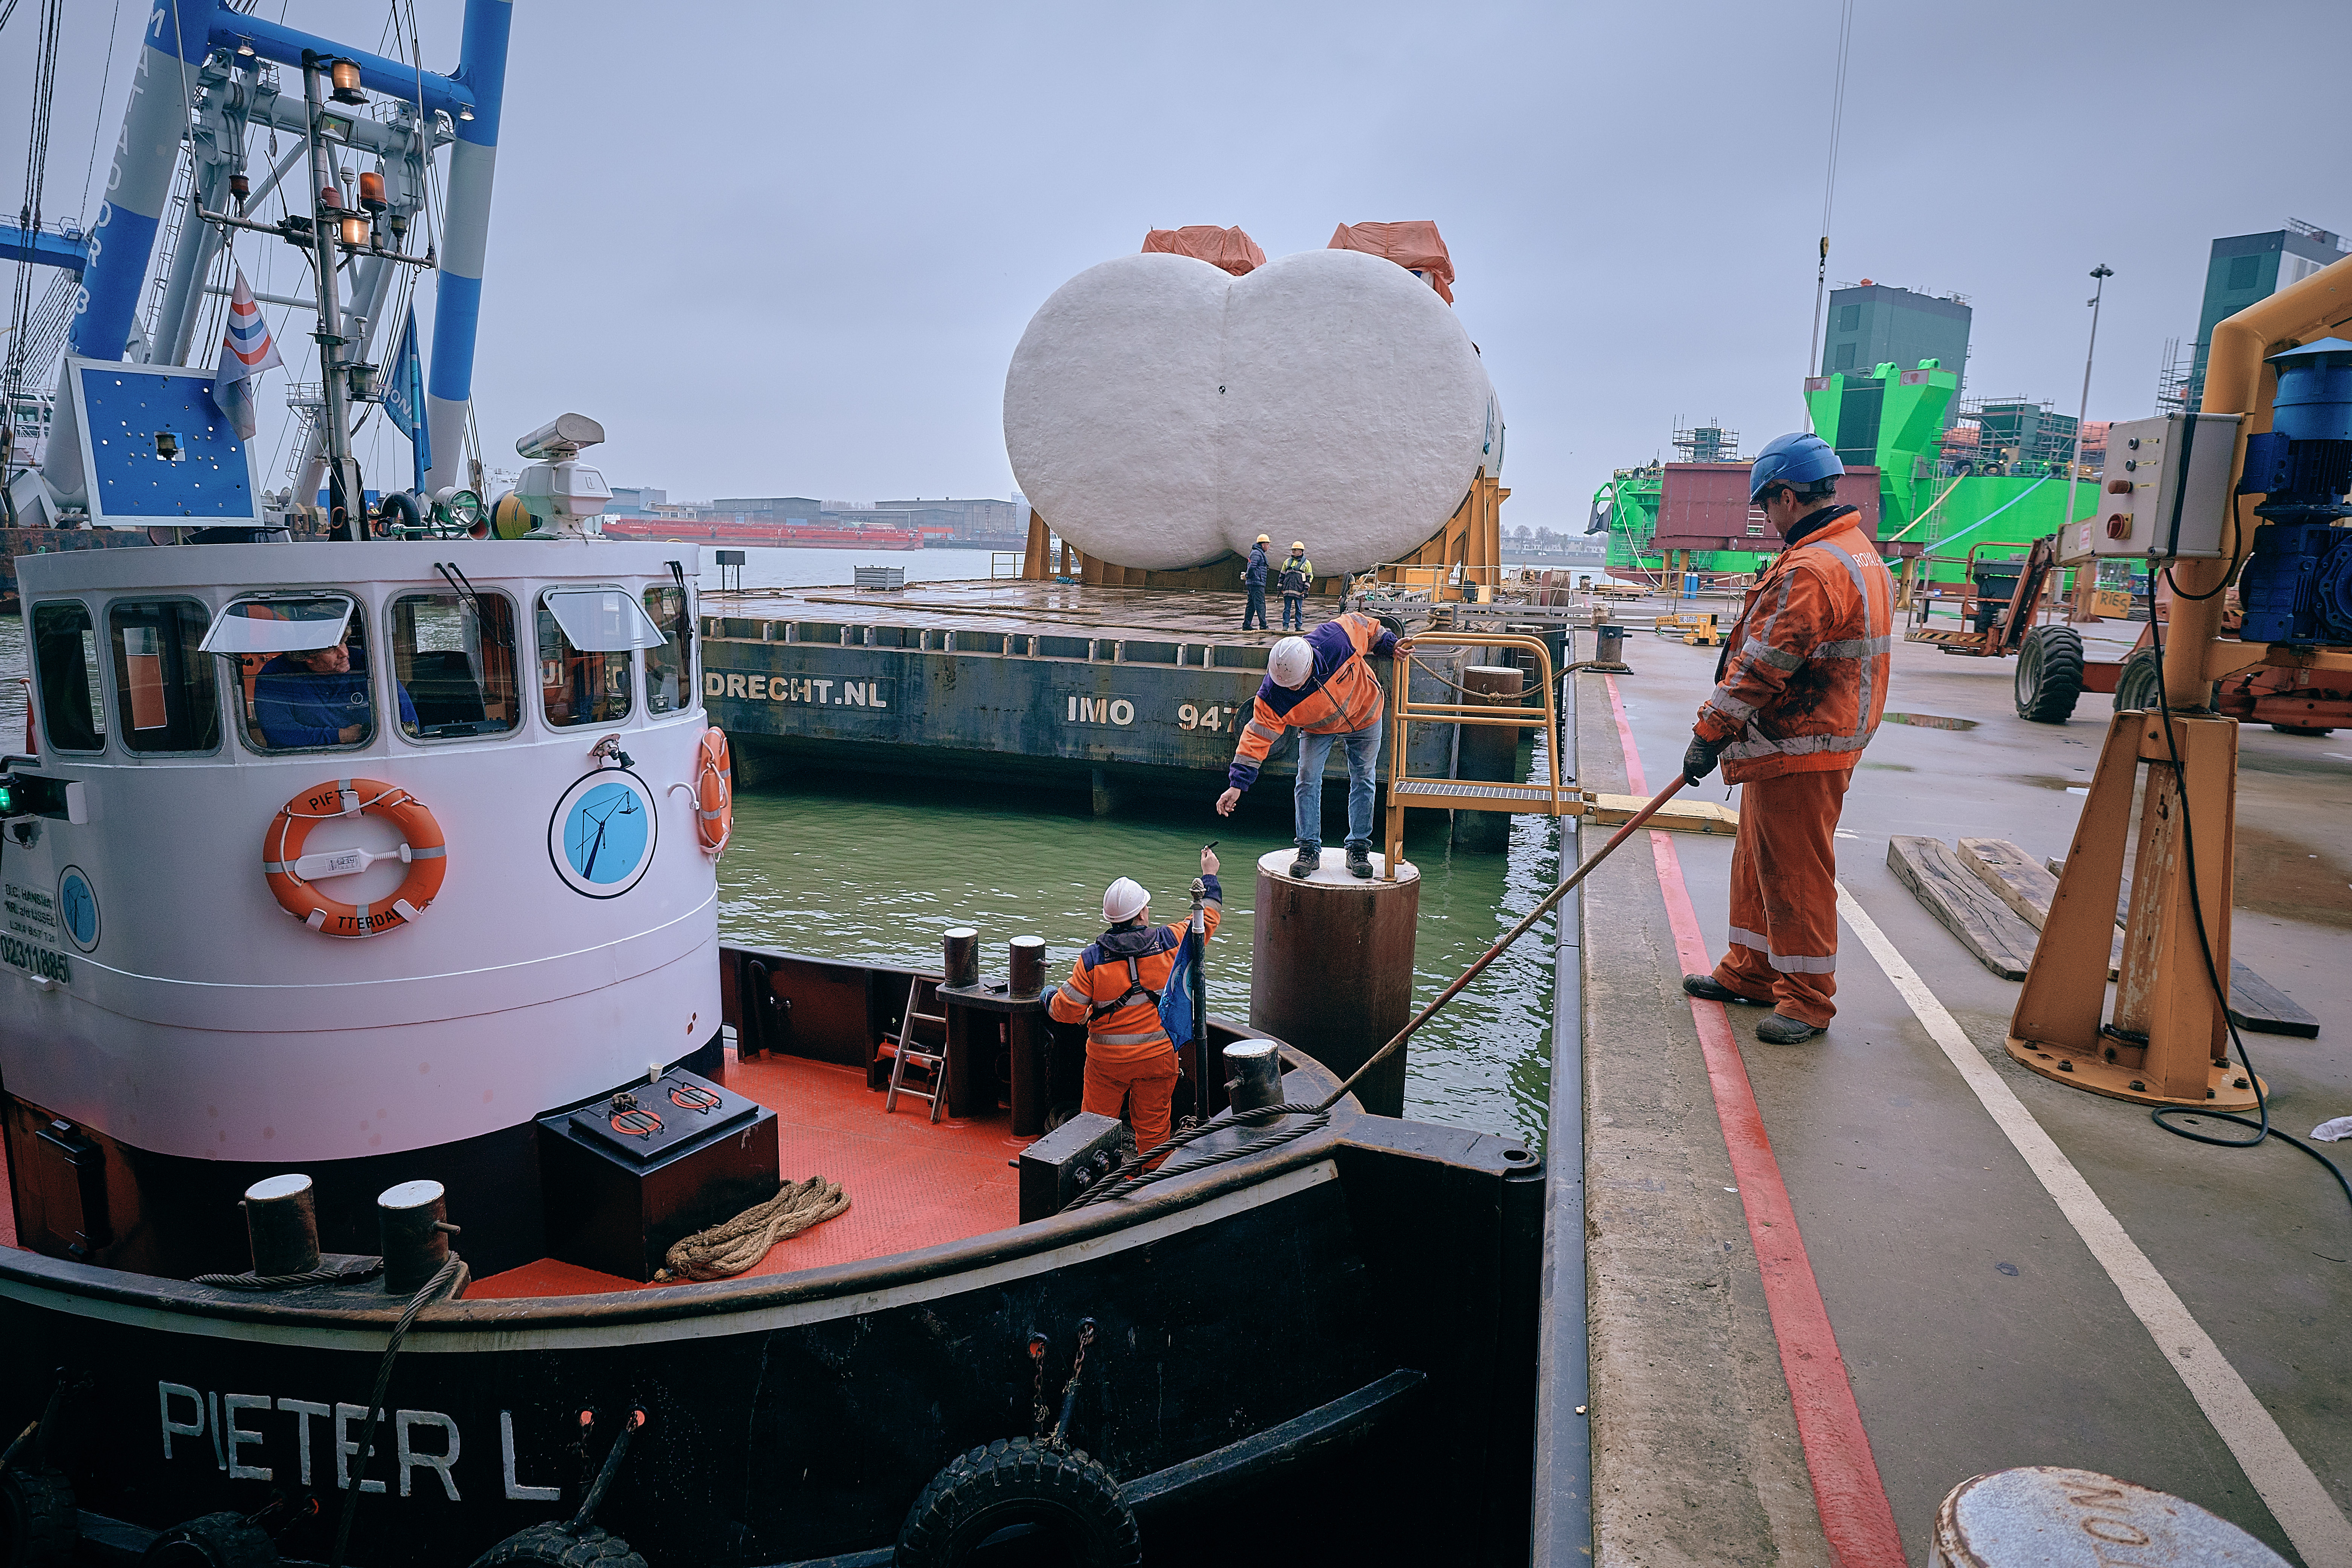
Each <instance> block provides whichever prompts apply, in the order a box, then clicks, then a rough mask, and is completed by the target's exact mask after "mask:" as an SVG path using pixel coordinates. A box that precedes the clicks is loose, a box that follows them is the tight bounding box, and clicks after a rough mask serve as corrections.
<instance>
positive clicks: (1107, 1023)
mask: <svg viewBox="0 0 2352 1568" xmlns="http://www.w3.org/2000/svg"><path fill="white" fill-rule="evenodd" d="M1201 880H1202V883H1203V884H1204V885H1205V886H1206V888H1207V889H1208V899H1207V906H1206V909H1207V912H1206V914H1205V915H1204V917H1203V920H1202V925H1203V927H1204V929H1205V930H1206V931H1207V933H1208V935H1210V936H1214V935H1216V934H1217V923H1218V921H1220V920H1221V919H1223V914H1224V889H1222V888H1220V887H1219V886H1218V885H1217V879H1216V877H1215V876H1214V875H1213V874H1212V875H1209V876H1205V877H1203V878H1202V879H1201ZM1188 923H1189V921H1177V922H1175V923H1174V924H1173V925H1164V926H1147V927H1143V928H1140V929H1133V928H1130V929H1127V930H1118V931H1105V932H1104V933H1103V934H1102V935H1101V936H1100V937H1099V938H1097V940H1095V941H1094V942H1089V943H1088V944H1087V950H1086V951H1085V952H1082V953H1080V954H1078V957H1077V962H1076V963H1073V964H1072V965H1071V966H1070V977H1069V978H1068V979H1067V980H1066V981H1064V982H1063V983H1062V984H1059V985H1057V986H1055V988H1054V992H1053V994H1051V995H1050V996H1048V997H1046V999H1045V1011H1046V1012H1048V1013H1050V1014H1052V1015H1053V1016H1054V1017H1055V1018H1056V1019H1058V1020H1059V1021H1060V1022H1062V1023H1065V1024H1076V1023H1084V1024H1085V1025H1086V1026H1087V1056H1088V1057H1090V1058H1093V1059H1094V1060H1096V1061H1097V1062H1135V1061H1145V1060H1148V1059H1150V1058H1152V1057H1155V1056H1158V1055H1159V1054H1160V1052H1161V1051H1165V1050H1171V1049H1173V1048H1174V1047H1175V1042H1174V1041H1173V1040H1171V1039H1170V1038H1169V1037H1168V1031H1167V1030H1166V1029H1165V1028H1163V1027H1162V1026H1160V1006H1159V1004H1158V1003H1156V1002H1154V1001H1151V1000H1150V999H1149V998H1146V997H1141V996H1139V997H1137V998H1136V999H1135V1000H1134V1001H1132V1002H1129V1003H1128V1004H1127V1005H1125V1006H1122V1007H1118V1008H1115V1009H1113V1010H1112V1011H1110V1012H1108V1013H1104V1014H1102V1015H1101V1016H1095V1009H1096V1008H1097V1007H1102V1006H1107V1005H1109V1004H1111V1003H1114V1002H1117V1001H1118V999H1119V998H1120V997H1122V996H1124V995H1126V994H1128V992H1129V988H1130V987H1129V980H1128V972H1127V961H1128V960H1129V958H1130V957H1131V958H1133V959H1134V960H1135V981H1134V984H1139V985H1141V986H1142V987H1143V988H1144V989H1145V990H1147V991H1149V992H1151V993H1152V994H1154V995H1157V994H1160V992H1162V991H1165V990H1166V989H1167V988H1168V975H1169V972H1170V971H1171V970H1173V969H1174V968H1175V967H1176V952H1177V950H1178V949H1179V948H1181V947H1182V946H1183V945H1184V929H1185V926H1186V925H1187V924H1188Z"/></svg>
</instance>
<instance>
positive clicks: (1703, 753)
mask: <svg viewBox="0 0 2352 1568" xmlns="http://www.w3.org/2000/svg"><path fill="white" fill-rule="evenodd" d="M1728 743H1729V742H1724V741H1709V740H1706V739H1703V738H1702V737H1700V736H1699V735H1697V734H1696V733H1694V734H1693V735H1692V736H1691V741H1690V744H1689V745H1688V746H1687V747H1685V748H1684V751H1683V783H1685V784H1696V783H1698V781H1699V780H1701V779H1703V778H1705V777H1706V775H1707V774H1709V773H1713V772H1715V756H1716V753H1717V752H1720V751H1722V750H1723V748H1724V747H1725V746H1726V745H1727V744H1728Z"/></svg>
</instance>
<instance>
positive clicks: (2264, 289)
mask: <svg viewBox="0 0 2352 1568" xmlns="http://www.w3.org/2000/svg"><path fill="white" fill-rule="evenodd" d="M2347 248H2352V246H2347V242H2346V240H2345V238H2344V237H2343V236H2342V235H2339V234H2336V233H2335V232H2333V231H2331V230H2328V229H2324V228H2321V227H2319V226H2317V225H2315V224H2308V223H2305V222H2303V221H2302V220H2300V219H2298V218H2289V219H2287V224H2286V226H2285V227H2284V228H2274V229H2272V230H2269V231H2268V232H2267V233H2263V234H2233V235H2229V236H2227V237H2223V238H2221V239H2217V240H2215V241H2214V242H2213V250H2212V255H2211V257H2210V259H2208V260H2207V262H2206V263H2205V300H2204V305H2203V308H2202V309H2201V310H2199V312H2198V315H2197V342H2196V344H2195V347H2194V349H2193V350H2192V352H2191V358H2190V361H2189V384H2188V389H2187V405H2188V406H2189V407H2191V408H2194V407H2196V406H2197V405H2198V401H2199V400H2200V398H2201V397H2203V396H2204V393H2205V355H2206V349H2207V346H2208V345H2209V344H2210V343H2211V342H2212V341H2213V328H2214V327H2215V326H2216V325H2217V324H2218V323H2219V322H2221V321H2223V320H2224V319H2225V318H2227V317H2230V316H2232V315H2235V314H2236V313H2237V312H2238V311H2240V310H2244V309H2245V308H2246V307H2247V306H2249V305H2251V304H2252V303H2254V302H2255V301H2256V300H2267V299H2269V298H2270V297H2271V296H2272V295H2273V294H2275V293H2277V292H2278V291H2279V290H2280V289H2284V288H2285V287H2286V286H2287V285H2288V284H2290V283H2300V282H2301V281H2303V279H2305V278H2308V277H2310V276H2311V275H2312V274H2313V273H2315V272H2316V271H2318V270H2319V269H2320V268H2323V267H2326V266H2327V265H2328V264H2329V263H2330V262H2333V261H2336V260H2339V259H2341V258H2342V257H2343V255H2344V252H2345V251H2346V250H2347Z"/></svg>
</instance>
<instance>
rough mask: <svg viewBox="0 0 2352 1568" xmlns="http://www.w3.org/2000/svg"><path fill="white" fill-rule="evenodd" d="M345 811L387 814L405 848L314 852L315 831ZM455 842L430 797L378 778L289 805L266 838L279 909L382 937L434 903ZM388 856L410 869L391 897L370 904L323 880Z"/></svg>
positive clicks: (326, 931)
mask: <svg viewBox="0 0 2352 1568" xmlns="http://www.w3.org/2000/svg"><path fill="white" fill-rule="evenodd" d="M341 816H380V817H382V818H383V819H384V820H385V821H387V822H389V823H391V824H392V825H393V826H394V827H396V828H398V829H399V830H400V837H401V844H400V847H399V848H397V849H392V850H386V851H384V852H383V853H382V854H377V853H374V852H372V851H370V850H366V849H330V850H325V851H322V852H320V853H319V854H315V855H306V854H304V853H303V847H304V846H305V845H307V844H308V843H309V842H310V829H312V828H313V827H316V826H318V825H319V824H320V823H322V822H331V821H333V820H334V819H336V818H337V817H341ZM448 849H449V847H448V844H447V842H446V840H444V839H443V838H442V837H441V825H440V824H439V823H438V822H436V821H435V820H434V817H433V814H432V813H431V812H430V811H427V810H426V809H425V803H424V802H423V801H420V800H418V799H417V798H416V797H415V795H410V794H409V793H408V792H407V791H406V790H404V789H402V788H400V787H399V786H398V785H396V784H384V783H383V782H382V781H380V780H377V779H335V780H332V781H331V782H330V783H327V784H320V785H319V786H318V787H317V788H316V789H312V790H308V791H305V792H304V793H303V794H301V795H296V796H295V797H294V798H293V799H292V800H289V801H288V802H287V803H286V805H285V806H284V807H283V808H282V809H280V810H279V812H278V816H276V817H275V818H274V819H272V820H271V822H270V824H269V830H268V832H267V833H265V834H263V835H262V838H261V869H262V873H263V875H265V876H267V877H268V879H269V890H270V892H271V893H272V894H274V895H275V896H276V897H277V900H278V907H279V908H281V909H283V910H285V911H286V912H287V913H288V914H289V915H292V916H293V917H294V918H295V919H296V920H298V921H301V922H302V923H303V924H304V925H306V926H309V927H310V929H311V930H312V931H317V932H319V933H320V934H321V935H323V936H333V937H345V938H357V937H369V936H382V935H383V933H384V932H385V931H391V930H394V928H396V927H399V926H404V925H406V924H408V923H409V922H410V921H414V920H415V919H416V918H417V917H418V916H419V915H421V914H423V913H424V912H425V910H428V909H431V908H432V907H433V899H434V895H435V894H436V893H438V892H440V890H441V879H442V878H443V877H444V876H446V875H447V873H448V869H449V859H448ZM381 860H398V861H399V862H401V864H403V865H404V866H406V867H407V868H408V875H407V876H406V877H405V878H404V879H402V880H401V884H400V886H399V887H398V888H396V889H394V890H393V895H392V897H391V898H389V899H386V900H380V901H377V902H372V903H365V904H353V903H346V902H344V901H343V900H341V899H331V898H329V897H328V896H327V895H326V894H325V893H323V892H321V891H320V889H319V883H320V882H321V881H323V880H325V879H329V878H333V877H347V876H350V875H351V874H352V873H353V872H356V871H364V870H366V869H367V868H369V867H370V866H373V865H374V864H375V863H377V862H378V861H381Z"/></svg>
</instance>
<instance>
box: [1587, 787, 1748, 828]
mask: <svg viewBox="0 0 2352 1568" xmlns="http://www.w3.org/2000/svg"><path fill="white" fill-rule="evenodd" d="M1649 804H1650V803H1649V802H1648V801H1647V800H1645V799H1643V797H1642V796H1640V795H1593V796H1591V804H1590V805H1588V806H1586V808H1585V812H1584V819H1585V820H1586V821H1587V822H1590V823H1592V824H1593V825H1594V826H1599V827H1622V826H1624V825H1625V824H1626V823H1628V822H1631V821H1632V820H1633V818H1634V816H1636V815H1638V814H1639V813H1640V811H1641V809H1642V808H1643V806H1645V805H1649ZM1649 826H1652V827H1664V828H1670V829H1672V830H1674V831H1675V832H1677V833H1714V834H1721V835H1724V836H1726V837H1729V836H1731V835H1735V834H1737V833H1738V831H1739V813H1738V812H1737V811H1734V810H1733V809H1732V808H1731V807H1729V806H1727V805H1720V804H1718V803H1717V802H1715V801H1711V800H1670V801H1668V802H1666V804H1665V805H1662V806H1660V807H1659V808H1658V811H1657V815H1656V816H1653V817H1651V818H1650V821H1649Z"/></svg>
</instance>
